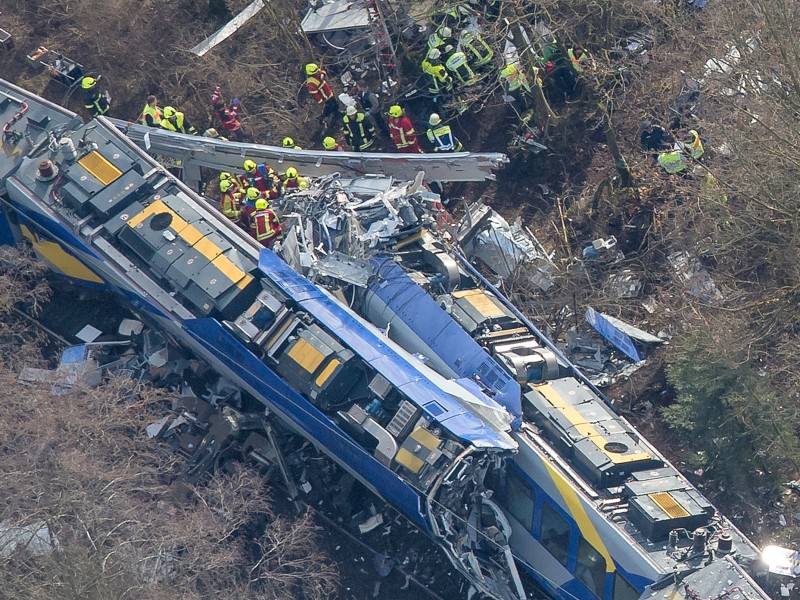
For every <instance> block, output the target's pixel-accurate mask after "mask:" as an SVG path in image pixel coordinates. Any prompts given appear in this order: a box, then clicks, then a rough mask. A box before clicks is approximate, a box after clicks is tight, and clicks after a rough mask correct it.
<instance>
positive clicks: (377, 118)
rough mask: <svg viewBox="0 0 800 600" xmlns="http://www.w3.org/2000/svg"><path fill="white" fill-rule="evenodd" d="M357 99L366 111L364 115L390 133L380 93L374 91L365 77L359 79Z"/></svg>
mask: <svg viewBox="0 0 800 600" xmlns="http://www.w3.org/2000/svg"><path fill="white" fill-rule="evenodd" d="M355 99H356V101H357V102H358V105H359V106H360V107H361V110H362V111H364V116H366V117H367V118H370V119H372V122H373V123H375V125H377V126H378V129H380V130H381V131H382V132H383V133H385V134H386V135H389V127H388V125H386V120H385V119H384V118H383V115H382V114H381V101H380V98H378V94H376V93H375V92H373V91H372V90H371V89H370V87H369V86H368V85H367V82H366V81H364V80H363V79H359V80H358V82H357V83H356V91H355Z"/></svg>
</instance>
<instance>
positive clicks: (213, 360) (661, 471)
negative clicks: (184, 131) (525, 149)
mask: <svg viewBox="0 0 800 600" xmlns="http://www.w3.org/2000/svg"><path fill="white" fill-rule="evenodd" d="M0 121H3V122H6V126H5V128H4V133H3V153H2V155H0V177H1V178H2V186H0V194H1V197H2V204H3V217H4V218H3V219H0V222H1V223H0V226H1V228H0V238H2V241H3V242H6V243H11V242H14V241H18V240H20V239H21V238H27V239H28V241H29V242H30V243H31V244H32V245H33V247H34V249H35V250H36V252H37V253H38V254H39V256H40V257H41V258H42V259H43V260H45V261H47V262H48V264H49V265H50V266H51V268H52V269H53V270H54V271H56V272H58V273H60V274H62V275H64V276H66V277H68V278H70V279H71V280H74V281H78V282H82V283H84V284H87V285H96V286H103V287H107V288H110V289H112V290H113V291H114V292H116V293H117V294H119V295H120V296H121V297H123V298H124V299H125V300H126V301H127V302H128V303H129V304H130V305H131V307H132V308H133V310H135V311H136V313H137V314H138V315H139V316H140V317H141V318H142V319H143V320H145V321H147V322H148V324H150V325H151V326H152V327H154V328H156V329H157V330H158V331H160V332H161V333H162V334H163V335H165V336H166V337H168V338H170V339H171V340H173V341H174V342H175V343H176V344H178V345H180V346H181V347H183V348H185V349H187V350H188V351H190V352H192V353H193V354H194V355H195V356H196V357H198V358H200V359H202V360H203V361H205V362H207V364H208V365H210V366H211V367H212V368H213V369H214V370H215V371H217V372H218V373H219V374H220V375H221V376H222V377H224V378H225V379H227V380H228V381H230V382H232V383H233V384H234V385H235V386H238V387H239V388H241V389H242V390H243V391H244V392H245V393H246V394H247V395H248V397H250V398H252V399H253V400H254V401H255V402H256V404H257V406H261V408H262V409H263V410H264V411H269V412H272V413H274V414H275V415H277V416H278V417H279V418H280V419H281V421H282V422H283V423H284V424H285V425H286V426H288V427H289V428H291V429H292V430H293V431H295V432H296V433H299V434H300V435H302V436H304V437H305V438H307V439H309V440H311V441H312V442H313V443H314V444H315V445H316V446H318V447H319V448H320V449H322V450H323V451H324V452H325V453H326V454H328V455H329V456H330V457H331V458H332V459H333V460H335V461H336V462H337V463H338V464H339V465H340V466H342V467H343V468H344V469H346V470H347V471H348V472H350V473H351V474H352V475H353V476H354V477H355V478H356V479H358V480H359V481H361V482H362V483H363V484H364V485H365V486H366V487H367V488H368V489H370V490H372V491H373V492H374V493H376V494H378V495H379V496H380V497H382V498H383V499H385V500H386V501H387V502H389V503H390V504H391V505H393V506H394V507H395V508H397V509H398V510H399V511H400V512H401V513H402V514H403V515H404V516H405V517H406V518H408V519H409V520H410V521H411V522H413V523H414V524H415V525H416V526H417V527H419V528H420V529H422V530H424V531H425V532H427V533H428V535H429V536H431V537H432V538H433V539H434V540H435V541H436V542H437V543H438V544H439V545H440V546H441V547H442V548H443V549H444V550H445V552H446V554H447V556H448V557H449V559H450V561H451V562H452V563H453V564H454V565H455V566H456V568H457V569H458V570H459V571H460V572H461V573H462V574H463V575H464V576H465V577H466V578H467V579H468V580H469V581H470V583H471V584H472V585H473V586H474V587H475V588H477V589H478V590H479V591H480V592H482V593H483V594H485V595H487V596H489V597H492V598H498V599H502V600H506V599H512V598H524V597H528V594H529V593H531V590H525V589H523V582H522V580H521V579H520V577H519V576H518V573H517V567H518V566H519V567H522V569H523V570H524V571H525V572H527V574H528V575H530V577H531V578H532V579H533V580H534V581H535V582H536V583H537V584H538V585H539V586H541V588H543V589H544V590H545V591H546V592H547V593H548V594H549V595H551V596H553V597H555V598H563V599H565V600H566V599H568V598H569V599H574V598H584V599H586V600H598V599H600V600H634V599H636V598H639V597H640V596H642V595H643V594H644V595H646V596H648V597H649V596H652V595H665V597H666V595H669V597H670V598H674V597H675V595H683V596H685V597H688V596H691V597H692V598H697V597H708V598H711V597H714V598H721V597H724V596H733V595H737V594H739V595H745V596H748V597H750V598H753V599H755V598H765V597H766V595H765V593H764V592H763V591H762V590H761V589H760V588H759V587H758V586H757V585H756V583H755V581H754V580H753V579H752V576H754V574H755V573H754V569H753V564H755V561H756V558H757V555H758V552H757V549H756V548H755V547H754V546H753V545H752V544H751V543H750V542H749V541H748V540H747V539H746V538H744V537H743V536H742V535H741V534H740V533H739V532H738V531H737V530H736V528H735V527H734V526H733V525H732V524H731V523H730V522H728V521H727V520H726V519H725V518H724V517H723V516H721V515H720V514H718V513H717V511H716V510H715V509H714V507H713V506H712V505H711V504H710V503H709V502H708V501H707V500H706V499H705V498H704V497H703V496H702V495H701V494H700V493H699V492H698V491H697V490H696V489H695V488H694V487H693V486H692V485H691V484H690V483H689V482H688V481H687V480H686V479H685V478H683V477H682V476H681V475H680V474H679V473H678V472H677V470H676V469H675V468H674V467H673V466H672V465H670V464H669V463H668V462H667V461H666V460H665V459H664V457H663V456H662V455H661V454H660V453H659V452H658V451H657V450H656V449H655V448H654V447H653V446H652V445H650V444H649V443H648V442H647V441H646V440H644V439H643V438H642V437H641V436H640V435H639V434H638V433H637V432H636V431H635V430H634V429H633V428H632V427H631V426H630V425H629V424H628V423H627V422H626V421H625V420H624V419H623V418H621V417H620V416H619V415H617V414H616V413H615V411H614V410H613V408H612V407H611V406H610V405H608V404H607V403H606V402H605V400H604V398H603V397H602V396H601V395H600V393H599V392H598V391H597V390H596V389H595V388H594V387H593V386H592V385H591V384H590V383H589V382H588V381H587V380H586V379H585V378H584V377H583V376H582V375H581V374H580V373H579V372H578V371H577V370H576V369H575V368H574V367H573V366H572V365H571V364H570V363H569V362H568V361H567V360H566V359H565V358H564V357H563V356H562V355H561V354H560V353H559V352H558V351H557V349H556V348H555V347H554V346H553V344H552V343H551V342H550V341H549V340H547V339H546V338H545V337H544V336H543V335H542V334H541V333H540V332H539V331H538V330H537V329H536V328H535V327H534V325H533V324H532V323H530V322H529V321H528V320H527V319H526V318H525V316H524V315H522V314H521V313H520V312H519V311H518V310H517V309H516V308H515V307H514V306H513V305H512V304H511V303H510V302H509V301H508V300H507V299H506V298H505V297H503V296H502V294H500V293H499V292H498V291H497V290H496V289H495V288H494V287H493V286H492V285H491V284H490V283H489V282H488V281H487V280H486V279H485V278H483V277H482V276H481V274H480V273H479V272H478V271H477V270H476V269H475V268H474V267H473V266H472V265H471V264H470V262H469V261H468V260H467V259H466V258H464V256H463V255H462V253H461V251H462V250H463V249H468V248H474V247H475V246H476V245H480V243H481V236H482V235H483V234H484V233H485V223H486V221H485V219H483V218H478V215H477V213H474V212H470V213H469V218H467V219H466V220H465V222H464V223H462V224H461V227H458V226H455V225H454V224H452V223H450V222H448V219H447V218H446V213H443V211H442V210H441V207H440V205H438V202H437V198H436V197H435V195H432V194H430V193H428V192H426V191H425V190H424V189H422V188H421V186H420V181H419V180H418V181H415V182H411V183H408V184H403V185H397V184H396V183H395V182H393V181H391V180H390V179H386V178H359V179H354V180H347V179H343V178H335V177H329V178H325V179H322V180H319V181H315V182H313V184H312V185H311V186H309V188H308V189H306V190H303V191H302V192H299V193H297V194H294V195H292V196H287V197H286V198H285V199H284V201H283V203H282V207H281V208H282V209H283V212H284V215H285V217H286V219H287V221H288V222H289V223H291V224H292V227H291V229H290V231H289V235H288V236H287V239H286V241H285V242H284V244H283V246H282V248H281V250H280V251H281V253H282V257H281V256H278V255H277V254H275V253H273V252H272V251H269V250H266V249H262V248H260V247H259V245H258V244H256V243H255V242H254V241H253V240H252V238H250V237H249V236H247V235H246V234H245V233H244V232H243V231H241V230H240V229H238V228H237V227H236V226H235V225H233V224H231V223H229V222H228V221H227V219H225V217H224V216H222V215H221V214H218V213H217V211H216V210H215V209H214V208H213V207H212V206H211V204H210V203H209V202H207V201H205V200H204V199H203V198H201V197H199V196H196V195H195V194H193V193H192V192H191V191H190V190H189V189H188V188H186V187H185V186H183V185H181V184H180V183H179V182H178V181H176V180H175V179H174V178H173V177H172V176H171V175H169V174H168V173H167V172H165V171H164V170H163V169H162V168H161V167H159V166H158V165H157V163H155V162H154V161H153V160H152V159H151V158H149V157H148V156H147V155H146V154H145V153H143V152H142V151H140V150H139V149H137V148H136V147H135V145H134V144H133V143H131V142H130V141H129V140H128V139H127V138H126V137H125V136H124V135H123V134H121V133H120V132H119V131H117V130H116V129H115V128H114V127H113V126H112V125H111V124H110V123H109V122H108V121H106V120H105V119H98V120H95V121H92V122H91V123H89V124H84V123H83V122H82V121H81V120H80V119H78V118H77V117H76V116H75V115H74V114H72V113H70V112H68V111H66V110H64V109H62V108H60V107H58V106H55V105H52V104H50V103H48V102H46V101H44V100H42V99H40V98H37V97H35V96H33V95H31V94H28V93H26V92H24V91H23V90H20V89H19V88H16V87H14V86H12V85H10V84H6V83H4V82H0ZM485 242H486V239H485V238H484V239H483V243H485ZM459 243H460V247H459V246H458V245H457V244H459ZM530 250H531V248H530V247H528V248H527V251H530ZM505 256H508V255H505ZM510 256H513V253H511V254H510ZM241 409H242V407H241V406H236V407H233V406H230V407H228V406H226V407H224V408H223V409H222V410H223V411H226V413H225V414H226V415H227V416H228V417H231V415H236V414H238V413H237V411H239V410H241ZM250 410H251V411H253V410H256V409H254V408H253V407H252V406H251V407H250ZM231 418H233V417H231ZM234 420H235V419H234ZM251 429H252V428H251ZM246 430H247V429H246V428H242V431H243V432H244V431H246ZM200 447H202V444H201V445H200ZM198 451H199V450H198ZM648 586H650V587H648Z"/></svg>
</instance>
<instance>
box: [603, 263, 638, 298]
mask: <svg viewBox="0 0 800 600" xmlns="http://www.w3.org/2000/svg"><path fill="white" fill-rule="evenodd" d="M605 287H606V295H608V296H610V297H611V298H624V299H631V298H638V297H639V294H641V293H642V288H644V282H642V277H641V275H639V274H638V273H634V272H633V270H632V269H623V270H622V271H619V272H618V273H613V274H611V275H610V276H609V277H608V279H607V280H606V286H605Z"/></svg>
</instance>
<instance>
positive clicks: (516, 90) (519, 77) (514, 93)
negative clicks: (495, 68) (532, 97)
mask: <svg viewBox="0 0 800 600" xmlns="http://www.w3.org/2000/svg"><path fill="white" fill-rule="evenodd" d="M537 76H538V74H537ZM498 78H499V79H500V83H501V85H502V86H503V90H504V91H505V93H506V95H508V96H511V97H512V98H514V100H516V101H517V102H519V104H520V107H521V108H522V109H525V108H527V107H528V95H529V94H530V93H531V86H530V84H529V83H528V78H527V76H526V75H525V72H524V71H523V70H522V68H520V66H519V65H518V64H517V63H509V64H507V65H506V66H505V67H503V68H502V69H500V72H499V73H498Z"/></svg>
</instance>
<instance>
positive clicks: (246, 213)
mask: <svg viewBox="0 0 800 600" xmlns="http://www.w3.org/2000/svg"><path fill="white" fill-rule="evenodd" d="M263 197H264V196H263V195H262V194H261V192H259V191H258V189H256V188H254V187H251V188H247V192H246V193H245V195H244V198H243V202H242V207H241V212H240V215H239V217H240V219H241V225H242V227H244V228H245V229H249V228H250V224H251V223H252V222H253V213H254V212H256V201H257V200H258V199H259V198H263Z"/></svg>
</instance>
